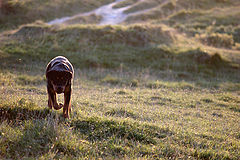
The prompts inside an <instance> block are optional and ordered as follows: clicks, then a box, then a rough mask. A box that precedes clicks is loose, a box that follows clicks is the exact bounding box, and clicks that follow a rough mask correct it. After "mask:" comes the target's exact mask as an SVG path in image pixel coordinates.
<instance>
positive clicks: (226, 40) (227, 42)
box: [197, 33, 234, 48]
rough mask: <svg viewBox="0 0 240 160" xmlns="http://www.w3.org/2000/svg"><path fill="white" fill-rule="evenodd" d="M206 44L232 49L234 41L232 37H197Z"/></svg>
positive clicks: (205, 35)
mask: <svg viewBox="0 0 240 160" xmlns="http://www.w3.org/2000/svg"><path fill="white" fill-rule="evenodd" d="M197 38H198V39H200V40H201V41H202V42H203V43H204V44H207V45H210V46H214V47H219V48H232V46H234V40H233V36H232V35H228V34H220V33H212V34H201V35H197Z"/></svg>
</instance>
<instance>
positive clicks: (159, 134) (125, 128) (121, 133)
mask: <svg viewBox="0 0 240 160" xmlns="http://www.w3.org/2000/svg"><path fill="white" fill-rule="evenodd" d="M71 126H72V127H73V128H74V129H75V130H76V131H77V132H80V133H82V134H85V135H87V136H88V140H90V141H96V140H107V139H111V138H112V137H115V138H121V139H127V140H131V141H136V142H140V143H144V144H156V143H157V139H162V138H165V137H167V136H171V135H172V134H173V132H172V131H170V130H169V129H168V128H160V127H157V126H150V125H146V124H138V123H129V122H125V121H122V122H121V121H113V120H108V119H100V118H97V117H90V118H87V119H85V120H74V121H72V122H71Z"/></svg>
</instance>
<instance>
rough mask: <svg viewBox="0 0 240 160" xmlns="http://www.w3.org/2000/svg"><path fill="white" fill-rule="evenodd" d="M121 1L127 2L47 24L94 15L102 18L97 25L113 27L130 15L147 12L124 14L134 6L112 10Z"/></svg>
mask: <svg viewBox="0 0 240 160" xmlns="http://www.w3.org/2000/svg"><path fill="white" fill-rule="evenodd" d="M122 1H128V0H116V1H115V2H112V3H110V4H107V5H103V6H101V7H99V8H97V9H95V10H93V11H90V12H86V13H80V14H77V15H74V16H71V17H63V18H57V19H54V20H52V21H50V22H48V24H50V25H54V24H63V23H65V22H67V21H70V20H74V19H75V18H79V17H84V16H90V15H92V14H95V15H97V16H101V17H102V19H101V21H100V23H99V25H108V24H113V25H114V24H119V23H122V22H124V21H125V20H126V19H127V18H128V17H129V16H131V15H136V14H140V13H144V12H146V11H147V10H143V11H138V12H134V13H129V14H126V13H124V11H125V10H127V9H129V8H131V7H133V6H134V5H135V4H133V5H129V6H126V7H122V8H114V7H113V6H115V5H116V4H118V3H119V2H122ZM140 1H143V0H140Z"/></svg>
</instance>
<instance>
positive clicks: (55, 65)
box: [46, 56, 74, 75]
mask: <svg viewBox="0 0 240 160" xmlns="http://www.w3.org/2000/svg"><path fill="white" fill-rule="evenodd" d="M51 71H59V72H61V71H64V72H70V73H72V75H73V73H74V70H73V66H72V64H71V63H70V62H69V61H68V59H67V58H65V57H63V56H57V57H55V58H54V59H52V60H51V61H50V62H49V63H48V65H47V69H46V75H48V72H51Z"/></svg>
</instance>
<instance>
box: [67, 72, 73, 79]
mask: <svg viewBox="0 0 240 160" xmlns="http://www.w3.org/2000/svg"><path fill="white" fill-rule="evenodd" d="M66 76H67V79H69V80H70V79H72V78H73V74H72V72H66Z"/></svg>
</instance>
